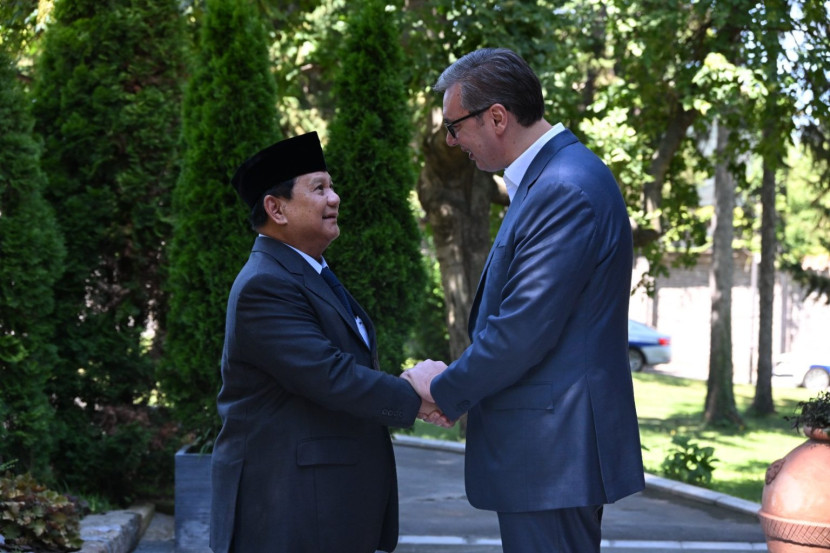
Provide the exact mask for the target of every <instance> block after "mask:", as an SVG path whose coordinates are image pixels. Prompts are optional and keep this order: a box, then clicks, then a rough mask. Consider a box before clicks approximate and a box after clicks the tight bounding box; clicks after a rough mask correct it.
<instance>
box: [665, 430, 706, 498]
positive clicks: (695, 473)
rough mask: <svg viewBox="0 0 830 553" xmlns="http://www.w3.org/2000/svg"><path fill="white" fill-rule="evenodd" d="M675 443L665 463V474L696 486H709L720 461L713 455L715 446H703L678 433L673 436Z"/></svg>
mask: <svg viewBox="0 0 830 553" xmlns="http://www.w3.org/2000/svg"><path fill="white" fill-rule="evenodd" d="M671 441H672V443H673V444H674V445H675V448H674V451H670V452H669V454H668V455H667V456H666V458H665V459H664V460H663V464H662V465H660V467H661V468H662V469H663V474H665V475H666V476H667V477H668V478H671V479H672V480H679V481H681V482H686V483H687V484H694V485H696V486H708V485H709V484H710V483H711V482H712V472H713V471H714V470H715V463H716V462H717V461H718V460H717V459H715V458H714V457H713V455H714V453H715V448H714V447H710V446H707V447H701V446H700V445H698V444H697V443H695V442H692V441H691V438H690V437H689V436H681V435H679V434H676V435H674V436H673V437H672V440H671Z"/></svg>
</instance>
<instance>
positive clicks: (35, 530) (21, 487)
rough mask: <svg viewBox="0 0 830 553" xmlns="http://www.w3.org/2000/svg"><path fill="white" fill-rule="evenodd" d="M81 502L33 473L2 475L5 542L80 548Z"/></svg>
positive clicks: (0, 520)
mask: <svg viewBox="0 0 830 553" xmlns="http://www.w3.org/2000/svg"><path fill="white" fill-rule="evenodd" d="M81 515H82V513H81V512H80V508H79V506H78V505H77V504H76V503H75V502H73V501H72V500H71V499H70V498H68V497H67V496H65V495H62V494H59V493H58V492H56V491H54V490H50V489H47V488H46V487H45V486H43V485H41V484H39V483H38V482H37V481H35V479H34V477H33V476H32V475H31V474H28V473H27V474H22V475H18V476H11V475H10V474H8V473H7V474H6V476H4V477H2V478H0V531H2V536H3V538H4V540H5V542H6V546H13V547H18V548H20V549H21V550H24V551H25V550H30V548H47V549H48V550H50V551H55V550H57V551H73V550H76V549H79V548H80V547H81V544H82V540H81Z"/></svg>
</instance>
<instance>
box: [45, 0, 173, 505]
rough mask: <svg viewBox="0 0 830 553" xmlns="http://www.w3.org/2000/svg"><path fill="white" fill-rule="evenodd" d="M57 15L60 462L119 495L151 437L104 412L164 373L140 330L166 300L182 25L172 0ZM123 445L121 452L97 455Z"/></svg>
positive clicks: (50, 108)
mask: <svg viewBox="0 0 830 553" xmlns="http://www.w3.org/2000/svg"><path fill="white" fill-rule="evenodd" d="M52 19H53V22H52V23H51V24H50V26H49V27H48V30H47V31H46V33H45V35H44V40H43V49H42V55H41V57H40V59H39V60H38V64H37V66H36V71H35V75H36V77H35V78H36V80H35V86H34V97H35V102H34V108H35V111H34V114H35V117H36V129H37V131H38V132H39V133H40V134H41V135H42V136H43V139H44V147H45V149H44V155H43V169H44V171H45V172H46V173H47V176H48V178H49V181H50V185H49V187H48V189H47V191H46V194H45V196H46V198H47V199H48V200H49V202H50V203H51V204H52V205H53V206H54V207H55V211H56V214H57V220H58V223H59V225H60V228H61V231H62V233H63V236H64V238H65V241H66V248H67V257H66V263H65V272H64V276H63V277H62V278H61V279H60V281H59V282H58V283H57V285H56V287H55V297H56V309H55V320H56V322H57V324H58V325H59V327H58V328H59V331H58V333H57V335H56V340H55V344H56V345H57V348H58V354H59V356H60V363H59V364H58V365H57V366H56V373H55V374H54V378H53V379H52V380H51V381H50V386H49V392H50V393H51V394H52V397H53V401H54V403H55V406H56V407H57V413H58V417H59V420H60V421H61V422H62V425H63V429H64V430H63V433H62V435H61V439H62V440H63V441H62V443H61V455H60V456H59V457H58V458H56V459H55V460H54V461H55V463H54V464H55V466H56V468H57V470H58V471H59V472H60V473H61V478H62V479H63V480H64V482H65V483H66V484H67V485H69V486H77V487H76V489H79V490H83V489H94V490H97V491H100V492H101V493H104V494H112V497H113V498H115V499H120V498H119V497H117V496H120V495H123V494H125V493H128V492H127V489H128V488H129V487H130V486H132V485H134V481H131V479H132V478H133V476H134V475H135V473H134V472H133V471H134V470H137V468H138V465H139V464H140V455H139V454H137V453H136V451H132V452H130V453H128V452H127V451H125V450H126V449H128V448H127V447H126V446H125V445H124V444H126V443H127V442H130V443H131V444H134V445H130V446H129V447H130V448H142V447H144V445H145V444H142V443H141V442H140V441H136V440H134V439H132V438H131V439H130V440H126V439H124V438H120V437H119V435H118V433H119V432H120V431H122V430H124V431H126V430H125V428H124V425H123V424H121V423H123V422H124V421H119V423H118V424H116V425H115V428H114V429H110V431H103V430H102V428H101V426H100V425H101V424H103V423H104V421H103V417H102V416H101V415H102V413H104V412H105V409H106V408H107V406H126V407H127V409H128V410H129V409H130V408H132V407H133V406H134V405H135V404H136V403H140V402H142V401H145V400H146V399H147V398H148V397H149V394H150V392H151V390H152V389H153V388H154V385H155V379H154V369H153V361H152V359H151V356H150V355H148V354H147V347H146V344H145V343H144V338H143V336H142V334H143V332H144V331H145V330H146V329H147V327H148V325H149V324H150V323H151V322H152V321H156V322H157V323H158V322H159V321H160V320H161V319H162V317H161V315H162V314H163V313H164V312H165V310H166V309H165V304H166V300H165V297H164V294H163V292H162V289H161V283H162V277H163V264H164V258H163V251H164V244H165V242H166V241H167V240H168V239H169V235H170V232H171V229H170V223H169V216H170V193H171V189H172V186H173V183H174V182H175V178H176V176H177V175H178V168H177V163H178V162H177V159H178V155H177V151H176V146H177V136H178V128H179V125H180V123H179V115H180V109H181V107H180V104H181V81H182V76H183V69H184V67H183V46H184V29H183V27H182V19H181V17H180V13H179V11H178V3H177V2H176V1H175V0H112V1H109V2H98V1H97V0H60V1H58V2H56V4H55V8H54V11H53V13H52ZM134 453H135V454H134ZM113 454H114V455H118V456H120V457H122V460H123V462H121V463H119V464H113V463H112V462H111V459H96V457H97V456H99V455H100V456H102V457H103V456H106V455H113ZM130 463H133V464H132V465H131V464H130Z"/></svg>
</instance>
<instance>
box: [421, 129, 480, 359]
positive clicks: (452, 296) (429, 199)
mask: <svg viewBox="0 0 830 553" xmlns="http://www.w3.org/2000/svg"><path fill="white" fill-rule="evenodd" d="M423 154H424V167H423V169H422V171H421V174H420V176H419V178H418V199H419V200H420V202H421V206H422V207H423V208H424V211H425V212H426V215H427V220H428V221H429V224H430V226H431V227H432V233H433V239H434V242H435V253H436V256H437V258H438V263H439V265H440V267H441V283H442V285H443V287H444V301H445V303H446V306H447V326H448V328H449V335H450V355H451V356H452V358H453V359H455V358H457V357H458V356H459V355H461V353H462V352H463V351H464V350H465V349H466V348H467V346H469V345H470V339H469V336H468V334H467V322H468V319H469V314H470V308H471V307H472V303H473V297H474V295H475V292H476V287H477V286H478V281H479V278H480V276H481V271H482V269H483V268H484V262H485V261H486V260H487V253H488V251H489V249H490V204H491V199H492V196H493V188H494V187H495V182H494V181H493V177H492V176H491V175H489V174H487V173H483V172H481V171H479V170H478V169H477V168H476V166H475V165H474V164H473V163H472V162H471V161H470V160H469V159H468V158H467V156H466V155H465V154H464V152H462V151H461V150H460V149H459V148H450V147H449V146H447V144H446V141H445V137H444V131H443V127H440V130H438V129H433V131H432V132H430V133H428V134H427V136H426V138H425V139H424V143H423Z"/></svg>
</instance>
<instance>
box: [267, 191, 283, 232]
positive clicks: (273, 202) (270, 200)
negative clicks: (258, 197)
mask: <svg viewBox="0 0 830 553" xmlns="http://www.w3.org/2000/svg"><path fill="white" fill-rule="evenodd" d="M262 202H263V205H264V207H265V213H267V214H268V218H269V219H271V220H272V221H274V222H275V223H277V224H278V225H284V224H285V223H286V222H287V220H286V218H285V200H284V199H283V198H277V197H276V196H270V195H269V196H265V198H263V200H262Z"/></svg>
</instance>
